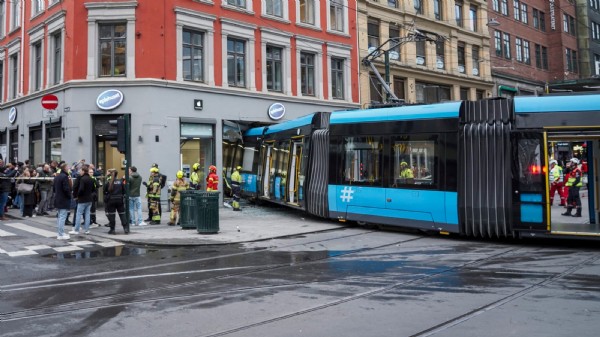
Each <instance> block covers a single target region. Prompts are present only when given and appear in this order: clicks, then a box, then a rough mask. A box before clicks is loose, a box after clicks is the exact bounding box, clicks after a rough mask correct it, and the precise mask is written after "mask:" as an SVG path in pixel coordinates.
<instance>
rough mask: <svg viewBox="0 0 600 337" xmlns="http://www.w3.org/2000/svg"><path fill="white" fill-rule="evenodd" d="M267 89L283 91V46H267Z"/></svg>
mask: <svg viewBox="0 0 600 337" xmlns="http://www.w3.org/2000/svg"><path fill="white" fill-rule="evenodd" d="M266 54H267V55H266V62H267V68H266V70H267V90H269V91H277V92H282V91H283V48H280V47H276V46H269V45H267V47H266Z"/></svg>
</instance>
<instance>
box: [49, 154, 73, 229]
mask: <svg viewBox="0 0 600 337" xmlns="http://www.w3.org/2000/svg"><path fill="white" fill-rule="evenodd" d="M68 170H69V165H67V164H65V163H63V164H62V165H61V166H60V173H59V174H58V175H57V176H56V177H55V178H54V185H53V186H52V190H53V192H54V207H55V208H57V209H58V217H57V220H56V223H57V230H58V236H57V239H59V240H68V239H69V238H70V237H69V235H68V234H66V233H65V221H67V213H68V212H69V208H70V207H71V193H72V192H71V189H72V187H71V180H70V179H69V176H68V174H67V171H68Z"/></svg>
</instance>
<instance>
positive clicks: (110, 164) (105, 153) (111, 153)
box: [91, 115, 125, 177]
mask: <svg viewBox="0 0 600 337" xmlns="http://www.w3.org/2000/svg"><path fill="white" fill-rule="evenodd" d="M121 116H122V115H97V116H94V117H93V121H92V122H93V128H92V129H93V130H94V135H93V136H94V137H93V139H94V158H93V159H92V160H91V162H92V163H94V164H95V165H96V167H97V168H98V169H101V170H102V171H103V172H104V173H106V171H107V170H108V169H111V168H114V169H116V170H117V172H118V176H119V177H122V176H124V175H125V165H123V163H124V160H125V155H124V154H121V153H119V151H118V150H117V148H115V147H112V146H110V142H111V141H116V140H117V136H116V135H113V134H111V133H110V131H111V130H114V129H115V127H114V126H112V125H110V123H109V121H110V120H114V119H117V118H119V117H121Z"/></svg>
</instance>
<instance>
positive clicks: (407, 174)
mask: <svg viewBox="0 0 600 337" xmlns="http://www.w3.org/2000/svg"><path fill="white" fill-rule="evenodd" d="M400 178H414V174H413V171H412V170H411V169H410V168H408V167H407V168H405V169H404V170H402V172H400Z"/></svg>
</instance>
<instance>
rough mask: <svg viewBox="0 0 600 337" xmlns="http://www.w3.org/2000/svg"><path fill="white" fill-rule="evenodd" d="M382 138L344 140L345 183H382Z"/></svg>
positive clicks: (347, 138) (351, 138)
mask: <svg viewBox="0 0 600 337" xmlns="http://www.w3.org/2000/svg"><path fill="white" fill-rule="evenodd" d="M381 157H382V142H381V137H345V138H344V159H343V161H342V162H343V165H344V171H343V176H344V181H343V182H344V183H346V184H354V183H365V184H370V185H373V184H376V183H379V182H381V163H382V161H381Z"/></svg>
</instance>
